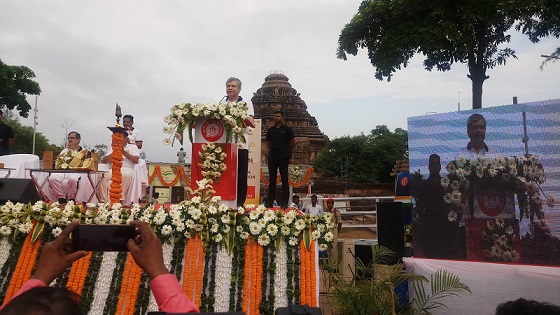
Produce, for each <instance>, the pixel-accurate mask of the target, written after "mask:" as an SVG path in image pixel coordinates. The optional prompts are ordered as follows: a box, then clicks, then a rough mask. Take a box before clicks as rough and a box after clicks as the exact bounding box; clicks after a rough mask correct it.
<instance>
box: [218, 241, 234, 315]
mask: <svg viewBox="0 0 560 315" xmlns="http://www.w3.org/2000/svg"><path fill="white" fill-rule="evenodd" d="M232 265H233V263H232V256H230V255H229V254H228V252H227V249H226V248H225V246H219V248H218V253H217V254H216V289H215V292H214V297H215V302H214V311H215V312H227V311H228V308H229V289H230V283H231V268H232Z"/></svg>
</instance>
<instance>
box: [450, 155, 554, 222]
mask: <svg viewBox="0 0 560 315" xmlns="http://www.w3.org/2000/svg"><path fill="white" fill-rule="evenodd" d="M446 168H447V171H448V174H447V176H444V177H442V179H441V185H442V186H443V188H444V189H445V195H444V201H445V202H446V203H447V204H450V205H452V209H451V210H450V211H449V214H448V219H449V221H456V222H458V221H460V219H461V216H462V215H463V214H465V213H466V210H467V209H469V199H470V198H472V197H473V188H474V187H475V185H499V186H501V187H505V188H508V189H511V190H513V191H515V193H516V195H517V200H518V202H519V209H520V214H521V218H523V217H525V218H528V219H530V220H531V222H533V220H534V219H535V218H537V219H538V220H541V219H542V218H543V210H542V207H543V196H544V193H543V192H542V190H541V189H540V185H541V184H542V183H544V182H545V181H546V177H545V173H544V169H543V166H542V164H541V163H539V160H538V157H537V156H535V155H528V156H519V157H515V156H511V157H497V158H486V157H478V158H476V159H472V160H468V159H466V158H465V157H464V156H459V157H458V158H457V159H456V160H455V161H452V162H450V163H449V164H447V167H446ZM547 200H548V205H549V206H550V207H552V206H553V205H554V198H553V197H552V196H549V197H548V198H547ZM470 210H471V211H472V209H470Z"/></svg>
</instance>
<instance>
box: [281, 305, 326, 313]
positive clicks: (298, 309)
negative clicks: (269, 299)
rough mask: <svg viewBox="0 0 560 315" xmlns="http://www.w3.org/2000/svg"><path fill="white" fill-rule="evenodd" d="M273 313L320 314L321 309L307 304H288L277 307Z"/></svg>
mask: <svg viewBox="0 0 560 315" xmlns="http://www.w3.org/2000/svg"><path fill="white" fill-rule="evenodd" d="M274 314H275V315H322V314H323V313H322V312H321V309H320V308H318V307H309V305H307V304H304V305H299V304H290V305H288V306H287V307H279V308H277V309H276V311H275V312H274Z"/></svg>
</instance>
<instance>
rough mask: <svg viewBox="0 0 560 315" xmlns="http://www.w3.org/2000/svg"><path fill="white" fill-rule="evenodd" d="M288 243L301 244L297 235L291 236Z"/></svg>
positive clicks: (291, 244)
mask: <svg viewBox="0 0 560 315" xmlns="http://www.w3.org/2000/svg"><path fill="white" fill-rule="evenodd" d="M288 244H290V246H296V245H297V244H299V239H298V238H297V237H290V240H288Z"/></svg>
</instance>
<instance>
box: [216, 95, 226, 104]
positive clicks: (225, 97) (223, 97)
mask: <svg viewBox="0 0 560 315" xmlns="http://www.w3.org/2000/svg"><path fill="white" fill-rule="evenodd" d="M224 99H227V95H226V96H224V97H222V99H221V100H220V101H219V102H218V103H221V102H222V101H223V100H224Z"/></svg>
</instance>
